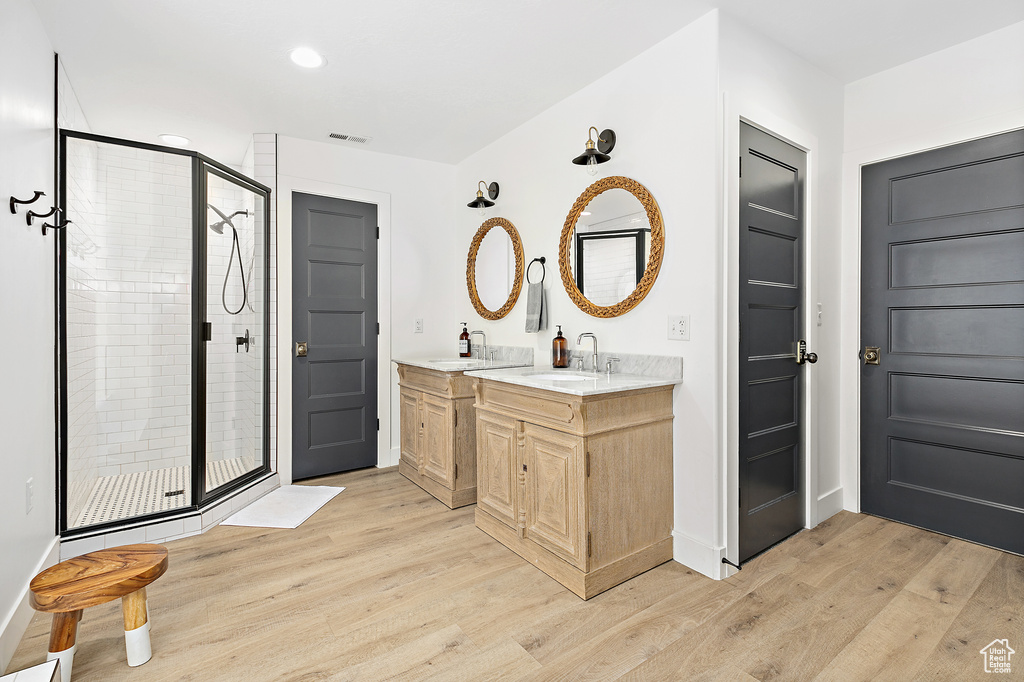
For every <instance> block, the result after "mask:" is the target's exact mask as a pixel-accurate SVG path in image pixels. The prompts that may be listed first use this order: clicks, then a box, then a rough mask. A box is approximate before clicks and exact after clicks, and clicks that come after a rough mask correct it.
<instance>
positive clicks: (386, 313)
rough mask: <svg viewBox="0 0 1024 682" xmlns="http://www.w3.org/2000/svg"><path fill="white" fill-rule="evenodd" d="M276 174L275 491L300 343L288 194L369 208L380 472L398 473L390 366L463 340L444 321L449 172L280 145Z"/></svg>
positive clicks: (458, 260) (451, 279)
mask: <svg viewBox="0 0 1024 682" xmlns="http://www.w3.org/2000/svg"><path fill="white" fill-rule="evenodd" d="M278 173H279V175H278V197H277V210H278V225H279V231H278V238H279V242H278V244H279V257H278V268H279V270H278V272H279V274H280V279H279V289H278V292H279V296H280V299H279V300H280V306H279V324H280V338H279V341H278V353H279V357H280V358H281V361H280V374H279V376H278V379H279V387H280V394H279V396H280V397H279V401H278V410H279V411H278V414H279V415H280V418H279V422H278V426H279V429H280V440H279V447H278V456H279V469H278V470H279V472H280V474H281V479H282V482H284V483H288V482H290V481H291V455H292V447H291V445H292V442H291V438H292V431H291V423H292V404H291V401H292V377H291V368H292V356H293V353H292V344H293V342H294V341H295V340H301V339H293V338H292V308H291V300H292V266H291V262H292V246H291V233H292V232H291V225H292V223H291V194H292V192H294V191H300V192H308V193H312V194H320V195H323V196H334V197H339V198H343V199H351V200H355V201H362V202H365V203H374V204H377V207H378V220H379V222H380V229H381V234H380V241H379V243H378V253H379V265H380V268H379V282H380V288H379V290H378V301H379V303H378V310H379V311H380V325H381V335H380V342H379V351H380V362H379V365H378V368H379V370H378V371H379V374H378V390H379V396H378V412H379V417H380V421H381V430H380V437H379V444H378V466H393V465H396V464H398V447H399V431H398V422H399V420H398V384H397V382H398V374H397V372H396V369H395V367H394V365H393V364H392V363H391V358H392V357H394V358H403V357H405V358H413V357H436V356H438V355H446V354H447V355H451V354H452V348H453V347H454V345H455V344H456V342H457V341H458V335H459V332H460V331H461V329H456V328H455V326H454V323H452V322H451V320H453V319H454V316H453V314H452V311H453V309H454V308H455V292H456V291H457V284H458V282H459V281H461V280H464V279H465V256H464V255H460V253H459V251H460V249H459V248H456V242H455V230H454V229H453V224H454V220H455V212H456V210H457V207H458V206H459V202H460V200H461V195H459V196H458V197H457V196H453V193H452V187H453V186H454V177H455V167H454V166H450V165H447V164H442V163H435V162H430V161H421V160H417V159H409V158H405V157H400V156H393V155H389V154H378V153H374V152H372V151H365V150H361V149H353V148H350V147H345V146H341V145H340V144H332V143H321V142H310V141H308V140H299V139H296V138H290V137H284V136H281V137H279V138H278ZM470 196H472V195H470ZM468 200H469V197H467V199H466V200H465V201H468ZM465 201H463V202H462V203H465ZM467 210H468V209H467ZM467 247H468V242H467ZM415 318H423V319H424V321H425V322H424V330H423V333H422V334H414V333H413V320H414V319H415Z"/></svg>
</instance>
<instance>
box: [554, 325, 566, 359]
mask: <svg viewBox="0 0 1024 682" xmlns="http://www.w3.org/2000/svg"><path fill="white" fill-rule="evenodd" d="M556 326H557V327H558V335H557V336H556V337H555V338H553V339H552V340H551V366H552V367H555V368H561V367H568V366H569V340H568V339H567V338H565V337H564V336H562V325H560V324H559V325H556Z"/></svg>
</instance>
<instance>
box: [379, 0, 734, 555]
mask: <svg viewBox="0 0 1024 682" xmlns="http://www.w3.org/2000/svg"><path fill="white" fill-rule="evenodd" d="M717 43H718V20H717V15H716V14H715V13H711V14H709V15H706V16H704V17H703V18H701V19H699V20H697V21H696V22H694V23H693V24H691V25H690V26H688V27H686V28H684V29H683V30H682V31H680V32H678V33H676V34H674V35H673V36H671V37H670V38H668V39H667V40H665V41H663V42H661V43H659V44H657V45H655V46H654V47H652V48H651V49H650V50H648V51H646V52H644V53H642V54H641V55H639V56H638V57H636V58H635V59H633V60H631V61H630V62H628V63H627V64H625V65H623V66H621V67H620V68H618V69H616V70H614V71H612V72H611V73H609V74H607V75H605V76H603V77H602V78H600V79H598V80H597V81H595V82H594V83H592V84H590V85H588V86H587V87H586V88H584V89H582V90H580V91H579V92H577V93H575V94H573V95H571V96H569V97H567V98H566V99H564V100H563V101H561V102H560V103H558V104H557V105H555V106H554V107H552V108H550V109H549V110H547V111H545V112H543V113H542V114H540V115H539V116H537V117H536V118H534V119H532V120H530V121H529V122H527V123H525V124H523V125H522V126H520V127H519V128H517V129H516V130H514V131H512V132H510V133H509V134H507V135H505V136H504V137H502V138H501V139H499V140H497V141H496V142H494V143H492V144H490V145H488V146H487V147H485V148H483V149H482V150H480V151H479V152H477V153H476V154H474V155H472V156H471V157H469V158H468V159H466V160H465V161H463V162H462V163H460V164H459V166H458V174H457V184H456V186H455V189H456V193H457V200H456V201H455V202H453V203H455V204H456V205H458V206H460V207H459V209H458V212H457V215H456V218H457V221H458V222H457V225H458V227H459V230H458V239H457V243H456V244H455V246H454V248H455V250H456V251H457V253H458V255H459V256H460V257H462V258H463V259H464V258H465V254H466V253H467V251H468V250H469V245H470V241H471V240H472V238H473V235H474V233H475V232H476V230H477V228H478V227H479V225H480V223H481V222H482V220H483V219H481V218H480V216H479V215H477V214H476V212H474V211H472V210H469V209H466V208H461V204H464V203H465V202H466V201H469V200H470V199H471V198H472V197H473V193H474V192H475V190H476V186H477V181H478V180H485V181H487V182H491V181H497V182H499V183H500V185H501V195H500V196H499V197H498V199H497V201H496V204H497V205H496V206H495V207H493V208H492V209H490V210H489V212H488V214H487V215H488V217H492V216H501V217H504V218H506V219H508V220H510V221H511V222H512V223H513V224H514V225H515V226H516V228H517V230H518V231H519V233H520V236H521V237H522V240H523V249H524V255H525V258H526V260H527V262H529V261H530V260H532V259H533V258H535V257H538V256H545V257H546V258H547V279H546V281H545V285H546V287H547V292H548V306H549V324H550V326H549V329H548V330H547V331H545V332H542V333H540V334H537V335H534V334H527V333H525V331H524V325H525V317H526V312H525V309H526V296H525V295H522V296H520V299H519V301H518V303H517V304H516V306H515V308H513V309H512V312H511V313H510V314H509V315H508V316H507V317H506V318H504V319H503V320H497V321H487V320H483V319H482V318H480V317H479V316H478V315H477V314H476V312H475V311H474V310H473V307H472V305H471V304H470V301H469V295H468V293H467V290H466V285H465V282H464V277H463V278H462V280H463V281H459V282H458V283H457V289H456V292H455V295H456V300H457V303H458V306H457V308H456V310H455V311H452V313H449V314H448V315H447V320H448V322H447V324H450V325H451V330H452V333H451V338H452V341H453V342H454V339H455V336H456V332H457V330H456V326H455V323H457V322H458V321H460V320H464V319H465V320H470V323H469V324H470V328H471V329H482V330H484V331H485V332H486V333H487V340H488V343H494V344H501V345H517V346H532V347H533V348H534V351H535V358H536V360H537V362H538V364H544V363H545V362H547V361H548V358H550V357H551V339H552V337H553V336H554V332H555V327H554V325H557V324H561V325H562V328H563V330H564V332H565V335H566V336H567V337H569V339H570V346H571V347H574V346H575V341H576V337H577V336H578V335H579V334H580V333H582V332H588V331H589V332H593V333H595V334H596V335H597V337H598V340H599V346H600V350H602V352H604V351H608V352H616V351H619V352H628V353H649V354H653V355H672V356H681V357H683V358H684V368H685V369H684V380H683V384H682V385H681V386H679V387H677V388H676V390H675V392H674V405H675V409H674V411H675V422H674V427H673V430H674V456H675V468H674V476H675V478H674V486H675V499H676V503H675V514H674V520H673V525H674V528H675V531H676V534H677V542H676V547H677V553H676V556H677V558H679V559H680V560H682V561H684V563H687V564H688V565H691V566H694V567H695V568H698V570H706V571H708V572H710V568H708V566H709V565H710V563H711V560H710V559H707V558H706V557H705V558H701V559H700V560H699V561H698V560H696V559H694V558H692V557H691V552H690V551H689V550H688V549H687V550H685V551H683V553H682V554H681V553H680V548H681V547H689V546H690V545H691V544H696V545H697V546H699V547H702V548H707V549H709V550H710V548H713V547H715V546H716V545H717V544H718V543H719V530H718V526H719V516H720V513H719V510H720V506H721V500H720V495H719V486H718V470H719V454H718V453H719V451H720V445H719V442H718V439H719V435H720V434H719V427H718V423H719V421H720V414H719V364H718V357H719V353H718V347H719V331H718V329H719V318H720V311H721V303H720V300H719V293H718V287H717V286H716V283H717V282H718V281H719V275H720V269H719V263H720V260H721V259H720V257H719V250H720V246H721V240H720V229H719V222H720V211H719V201H718V199H717V196H718V192H719V172H718V170H717V169H718V168H719V165H720V154H719V143H718V138H717V132H716V131H717V129H718V107H717V93H718V81H717V77H718V68H717V67H718V64H717ZM591 125H593V126H596V127H597V128H598V130H602V129H604V128H612V129H613V130H614V131H615V133H616V136H617V139H618V142H617V146H616V147H615V149H614V151H613V152H612V154H611V156H612V159H611V161H609V162H607V163H605V164H603V165H601V166H599V171H600V172H599V174H598V177H596V178H595V177H591V176H589V175H587V173H586V172H585V170H584V169H583V168H581V167H580V166H574V165H573V164H572V163H571V160H572V158H573V157H574V156H576V155H578V154H579V153H580V152H582V151H583V148H584V143H585V142H586V140H587V128H588V127H589V126H591ZM611 175H623V176H627V177H630V178H633V179H634V180H636V181H638V182H640V183H641V184H643V185H644V186H645V187H647V189H648V190H650V192H651V193H652V194H653V195H654V197H655V199H656V200H657V202H658V204H659V206H660V209H661V213H662V217H663V219H664V224H665V252H664V258H663V262H662V266H661V272H660V274H659V277H658V280H657V282H656V283H655V285H654V288H653V289H652V291H651V292H650V294H649V295H648V296H647V298H646V299H644V301H642V302H641V303H640V304H639V305H638V306H637V307H636V308H634V309H633V310H632V311H630V312H629V313H627V314H626V315H624V316H622V317H618V318H614V319H598V318H593V317H590V316H588V315H586V314H585V313H583V312H582V311H580V310H579V309H578V308H577V307H576V306H575V305H574V304H573V303H572V301H571V300H570V299H569V297H568V296H567V295H566V293H565V290H564V288H563V286H562V283H561V279H560V276H559V271H558V241H559V235H560V232H561V229H562V224H563V222H564V221H565V218H566V214H568V213H569V210H570V209H571V207H572V205H573V202H574V201H575V200H576V198H577V197H578V196H579V195H580V193H582V192H583V190H584V189H586V188H587V186H588V185H590V184H591V182H593V181H594V180H596V179H598V178H600V177H607V176H611ZM461 267H462V272H463V273H464V272H465V269H464V268H465V266H464V265H462V266H461ZM534 267H535V268H536V266H534ZM538 274H539V271H537V270H536V269H535V270H534V276H535V277H536V276H537V275H538ZM524 292H525V289H524ZM453 313H457V314H453ZM670 314H687V315H690V322H691V330H692V331H691V337H690V338H691V340H690V341H689V342H680V341H670V340H668V339H667V316H668V315H670ZM396 319H397V316H396ZM586 343H587V347H588V348H589V342H586ZM696 563H701V565H700V566H696V565H695V564H696Z"/></svg>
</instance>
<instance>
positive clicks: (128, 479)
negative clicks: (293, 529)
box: [71, 456, 257, 528]
mask: <svg viewBox="0 0 1024 682" xmlns="http://www.w3.org/2000/svg"><path fill="white" fill-rule="evenodd" d="M256 468H257V465H256V460H255V458H253V457H251V456H244V457H235V458H233V459H223V460H217V461H213V462H207V463H206V487H207V490H213V489H214V488H219V487H220V486H222V485H224V484H225V483H228V482H229V481H232V480H234V479H236V478H238V477H239V476H242V475H244V474H246V473H248V472H250V471H252V470H253V469H256ZM191 469H192V467H189V466H180V467H168V468H165V469H154V470H152V471H138V472H135V473H131V474H118V475H116V476H101V477H100V478H98V479H97V480H96V483H95V484H94V485H93V488H92V491H91V492H90V493H89V497H88V499H87V500H86V502H85V505H84V506H83V508H82V511H81V513H80V514H79V515H78V518H77V519H76V520H75V522H74V523H73V524H72V525H71V528H81V527H83V526H91V525H93V524H97V523H106V522H108V521H122V520H129V519H132V518H134V517H138V516H142V515H144V514H155V513H157V512H163V511H171V510H174V509H181V508H183V507H188V506H189V505H190V504H191V501H192V474H191Z"/></svg>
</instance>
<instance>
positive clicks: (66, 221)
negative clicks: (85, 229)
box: [43, 220, 72, 237]
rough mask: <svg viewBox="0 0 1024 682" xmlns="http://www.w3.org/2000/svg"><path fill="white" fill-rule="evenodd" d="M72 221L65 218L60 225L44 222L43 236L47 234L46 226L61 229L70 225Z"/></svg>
mask: <svg viewBox="0 0 1024 682" xmlns="http://www.w3.org/2000/svg"><path fill="white" fill-rule="evenodd" d="M71 222H72V221H70V220H65V221H64V222H62V223H61V224H60V225H51V224H49V223H43V236H44V237H45V236H46V228H50V229H51V230H59V229H61V228H64V227H67V226H68V225H70V224H71Z"/></svg>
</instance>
